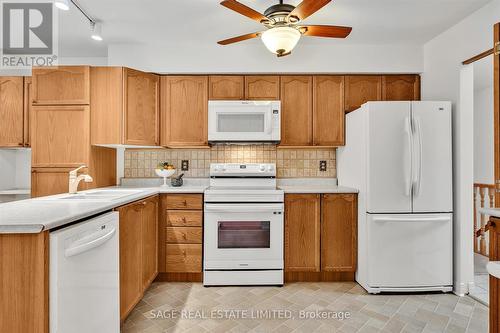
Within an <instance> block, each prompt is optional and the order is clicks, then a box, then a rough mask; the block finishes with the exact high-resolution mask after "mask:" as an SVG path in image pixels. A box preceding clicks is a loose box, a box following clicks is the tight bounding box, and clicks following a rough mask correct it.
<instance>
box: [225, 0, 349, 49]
mask: <svg viewBox="0 0 500 333" xmlns="http://www.w3.org/2000/svg"><path fill="white" fill-rule="evenodd" d="M330 1H331V0H303V1H302V2H301V3H300V4H299V5H298V6H297V7H295V6H293V5H289V4H284V3H283V0H280V2H279V3H278V4H276V5H273V6H271V7H269V8H268V9H266V10H265V11H264V14H261V13H259V12H257V11H256V10H254V9H252V8H250V7H247V6H245V5H244V4H242V3H240V2H238V1H236V0H224V1H222V2H221V3H220V4H221V5H222V6H224V7H226V8H229V9H231V10H234V11H235V12H238V13H240V14H241V15H244V16H246V17H248V18H250V19H252V20H255V21H257V22H259V23H262V24H263V25H264V26H265V27H266V28H267V30H265V31H261V32H254V33H250V34H246V35H241V36H237V37H233V38H229V39H225V40H221V41H219V42H217V43H218V44H220V45H228V44H232V43H237V42H241V41H244V40H247V39H252V38H256V37H261V39H262V42H263V43H264V45H265V46H266V47H267V49H268V50H269V51H271V52H272V53H275V54H276V55H277V56H278V57H283V56H286V55H289V54H290V53H292V50H293V48H294V47H295V46H296V45H297V43H298V41H299V39H300V37H301V36H302V35H304V36H314V37H328V38H346V37H347V36H349V34H350V33H351V30H352V28H351V27H341V26H334V25H303V24H301V22H302V21H303V20H304V19H306V18H307V17H309V16H310V15H312V14H314V13H315V12H317V11H318V10H320V9H321V8H323V7H324V6H325V5H326V4H328V3H329V2H330Z"/></svg>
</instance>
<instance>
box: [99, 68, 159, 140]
mask: <svg viewBox="0 0 500 333" xmlns="http://www.w3.org/2000/svg"><path fill="white" fill-rule="evenodd" d="M90 77H91V86H90V91H91V109H92V115H91V117H92V120H91V124H92V125H91V127H92V139H91V141H92V144H126V145H140V146H158V145H159V144H160V138H159V136H160V133H159V126H160V125H159V116H160V108H159V94H160V81H159V77H158V76H157V75H155V74H150V73H144V72H140V71H136V70H133V69H129V68H123V67H92V68H91V69H90Z"/></svg>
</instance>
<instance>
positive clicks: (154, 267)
mask: <svg viewBox="0 0 500 333" xmlns="http://www.w3.org/2000/svg"><path fill="white" fill-rule="evenodd" d="M143 206H144V207H143V217H142V218H143V220H142V285H143V289H144V290H145V289H146V288H147V287H148V286H149V285H150V284H151V282H153V280H154V279H155V278H156V275H157V274H158V206H159V198H158V196H155V197H153V198H149V199H147V200H145V201H144V204H143Z"/></svg>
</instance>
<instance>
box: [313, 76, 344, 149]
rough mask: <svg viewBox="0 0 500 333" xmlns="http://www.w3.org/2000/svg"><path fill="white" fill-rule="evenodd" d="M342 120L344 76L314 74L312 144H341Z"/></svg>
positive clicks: (342, 135) (342, 141)
mask: <svg viewBox="0 0 500 333" xmlns="http://www.w3.org/2000/svg"><path fill="white" fill-rule="evenodd" d="M344 120H345V113H344V77H343V76H315V77H314V80H313V142H314V145H315V146H343V145H344Z"/></svg>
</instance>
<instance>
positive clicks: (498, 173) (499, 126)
mask: <svg viewBox="0 0 500 333" xmlns="http://www.w3.org/2000/svg"><path fill="white" fill-rule="evenodd" d="M493 35H494V39H493V41H494V44H497V43H499V42H500V23H497V24H495V27H494V33H493ZM493 71H494V72H493V81H494V90H493V91H494V102H493V105H494V109H493V119H494V120H493V122H494V141H495V146H494V147H495V153H494V156H495V157H494V159H495V184H496V185H497V186H498V185H500V183H499V181H500V123H499V122H500V55H496V56H494V65H493ZM495 206H496V207H499V206H500V195H495Z"/></svg>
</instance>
